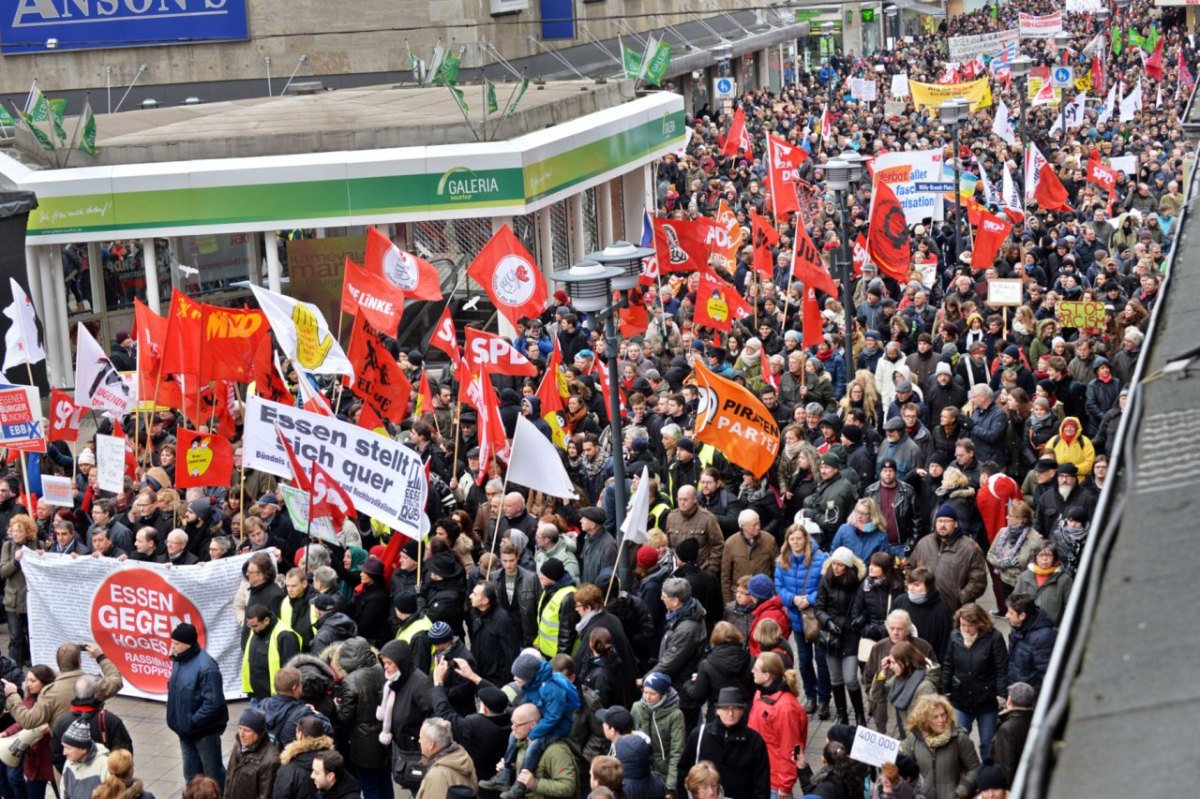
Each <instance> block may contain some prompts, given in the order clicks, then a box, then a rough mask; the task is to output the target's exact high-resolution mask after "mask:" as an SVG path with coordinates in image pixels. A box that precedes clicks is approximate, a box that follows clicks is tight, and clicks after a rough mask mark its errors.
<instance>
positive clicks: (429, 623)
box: [396, 616, 437, 674]
mask: <svg viewBox="0 0 1200 799" xmlns="http://www.w3.org/2000/svg"><path fill="white" fill-rule="evenodd" d="M431 629H433V620H432V619H430V618H429V617H428V616H422V617H421V618H419V619H417V620H416V621H414V622H413V623H412V624H410V625H408V626H407V627H405V628H404V629H403V630H400V631H399V632H397V633H396V640H397V641H403V642H404V643H406V644H408V645H409V646H412V639H414V638H416V637H417V636H418V635H420V634H421V633H427V632H429V631H430V630H431ZM433 656H434V648H433V647H432V646H430V647H429V673H430V674H433V669H434V667H435V666H436V665H437V664H436V663H435V662H434V658H433Z"/></svg>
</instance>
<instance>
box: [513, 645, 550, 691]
mask: <svg viewBox="0 0 1200 799" xmlns="http://www.w3.org/2000/svg"><path fill="white" fill-rule="evenodd" d="M542 663H543V660H542V659H541V658H540V657H538V656H537V655H535V654H533V653H532V652H523V653H522V654H520V655H517V659H516V660H514V661H513V665H512V674H513V677H515V678H517V679H518V680H520V681H521V682H523V683H524V684H525V685H529V684H530V683H531V682H533V680H534V678H535V677H537V673H538V669H540V668H541V667H542Z"/></svg>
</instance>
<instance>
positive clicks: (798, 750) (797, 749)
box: [792, 744, 804, 760]
mask: <svg viewBox="0 0 1200 799" xmlns="http://www.w3.org/2000/svg"><path fill="white" fill-rule="evenodd" d="M802 751H804V747H803V746H802V745H800V744H796V745H795V746H794V747H792V760H795V759H796V758H798V757H800V753H801V752H802Z"/></svg>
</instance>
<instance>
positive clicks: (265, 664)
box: [242, 605, 300, 707]
mask: <svg viewBox="0 0 1200 799" xmlns="http://www.w3.org/2000/svg"><path fill="white" fill-rule="evenodd" d="M246 626H247V627H249V628H250V633H251V634H250V637H249V638H247V639H246V650H245V652H244V653H243V654H242V690H243V691H245V692H246V694H247V695H248V696H249V697H250V705H251V707H258V704H259V703H260V702H262V701H263V700H264V699H266V698H267V697H269V696H270V695H271V694H272V693H274V689H275V673H276V672H277V671H279V667H280V666H283V665H284V664H286V663H287V662H288V661H289V660H291V659H292V658H294V657H295V656H296V655H298V654H300V636H298V635H296V633H295V631H293V630H291V629H289V628H288V627H287V626H286V625H284V624H282V623H281V622H280V621H279V620H278V619H276V618H275V617H274V616H272V615H271V611H270V610H268V609H267V607H266V606H265V605H253V606H251V607H250V609H249V610H247V611H246Z"/></svg>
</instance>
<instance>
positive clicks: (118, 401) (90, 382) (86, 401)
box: [75, 325, 136, 416]
mask: <svg viewBox="0 0 1200 799" xmlns="http://www.w3.org/2000/svg"><path fill="white" fill-rule="evenodd" d="M75 329H76V331H77V332H76V342H75V404H76V405H79V406H81V407H84V408H98V409H101V410H106V411H112V412H113V413H114V414H116V415H117V416H124V415H125V414H127V413H129V412H130V411H131V410H133V404H134V402H135V401H136V398H135V397H134V396H133V391H132V390H131V389H130V387H129V384H128V383H126V382H125V380H124V379H122V377H121V373H120V372H118V371H117V369H116V367H114V366H113V365H112V361H110V360H109V359H108V355H107V354H106V353H105V352H104V350H103V349H102V348H101V347H100V345H99V344H98V343H96V339H95V338H93V337H92V334H91V333H90V332H89V331H88V329H87V328H86V327H85V326H84V325H76V326H75Z"/></svg>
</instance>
